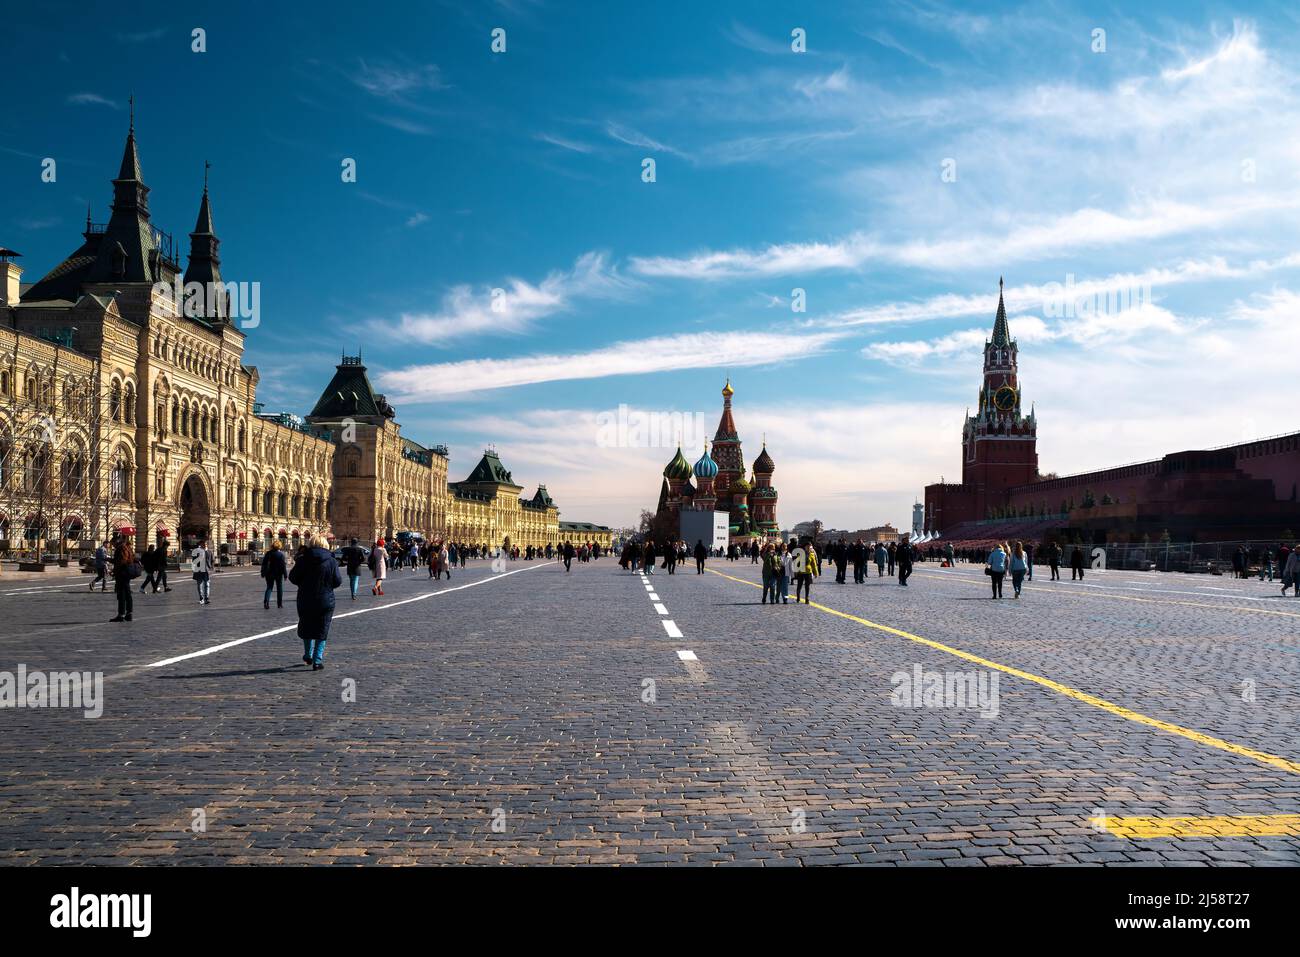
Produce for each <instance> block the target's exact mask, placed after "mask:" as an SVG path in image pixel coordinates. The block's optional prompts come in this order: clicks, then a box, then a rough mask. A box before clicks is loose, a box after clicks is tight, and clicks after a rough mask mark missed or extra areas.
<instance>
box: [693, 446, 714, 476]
mask: <svg viewBox="0 0 1300 957" xmlns="http://www.w3.org/2000/svg"><path fill="white" fill-rule="evenodd" d="M695 477H696V478H702V479H704V478H707V479H713V478H717V477H718V463H717V462H715V461H713V459H712V458H711V457H710V456H709V450H708V449H705V450H704V454H703V455H701V456H700V460H699V461H698V462H696V463H695Z"/></svg>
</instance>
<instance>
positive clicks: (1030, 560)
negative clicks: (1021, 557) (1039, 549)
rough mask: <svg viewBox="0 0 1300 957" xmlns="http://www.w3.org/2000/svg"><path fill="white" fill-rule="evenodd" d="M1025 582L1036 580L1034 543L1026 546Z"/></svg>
mask: <svg viewBox="0 0 1300 957" xmlns="http://www.w3.org/2000/svg"><path fill="white" fill-rule="evenodd" d="M1025 580H1026V581H1033V580H1034V543H1033V542H1030V543H1029V544H1028V545H1026V546H1025Z"/></svg>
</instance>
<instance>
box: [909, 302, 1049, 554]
mask: <svg viewBox="0 0 1300 957" xmlns="http://www.w3.org/2000/svg"><path fill="white" fill-rule="evenodd" d="M1016 353H1017V347H1016V341H1015V340H1014V339H1012V338H1011V329H1010V327H1009V326H1008V324H1007V307H1006V304H1005V303H1004V301H1003V297H1002V280H1001V279H999V280H998V311H997V318H996V319H994V321H993V336H992V338H990V339H988V340H986V341H985V343H984V381H983V383H982V384H981V386H980V392H979V404H978V406H977V408H976V411H975V414H974V415H971V414H970V412H969V410H967V416H966V425H965V427H964V428H963V430H962V437H961V449H962V469H961V484H960V485H955V484H951V483H949V484H940V485H930V486H927V487H926V515H925V522H926V528H927V529H933V528H943V527H947V526H950V525H953V524H955V523H957V522H959V521H970V520H977V519H982V518H986V517H987V515H988V511H989V509H991V508H994V507H997V506H1001V505H1002V504H1004V503H1005V501H1006V490H1007V489H1009V488H1011V487H1013V486H1016V485H1026V484H1029V483H1030V482H1036V481H1037V480H1038V421H1037V419H1036V418H1035V417H1034V413H1033V409H1032V407H1031V409H1030V412H1029V414H1028V415H1026V414H1024V410H1023V408H1022V405H1021V401H1022V396H1021V391H1020V376H1019V373H1018V370H1017V361H1016V359H1017V355H1016Z"/></svg>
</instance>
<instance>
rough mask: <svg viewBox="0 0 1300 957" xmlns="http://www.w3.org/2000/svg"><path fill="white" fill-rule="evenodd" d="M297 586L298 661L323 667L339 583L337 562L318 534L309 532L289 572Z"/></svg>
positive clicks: (340, 576)
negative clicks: (305, 542) (300, 640)
mask: <svg viewBox="0 0 1300 957" xmlns="http://www.w3.org/2000/svg"><path fill="white" fill-rule="evenodd" d="M289 581H291V582H293V584H295V585H297V586H298V637H299V638H301V639H302V660H303V661H305V662H306V663H307V664H309V665H311V670H312V671H320V670H321V669H322V668H324V667H325V642H326V640H327V639H328V638H329V636H330V620H331V619H332V618H333V617H334V589H336V588H338V587H339V586H340V585H342V584H343V575H342V573H341V572H340V571H339V563H338V562H336V561H335V560H334V556H333V555H332V554H331V553H330V552H329V551H328V550H327V549H326V548H325V541H324V539H322V538H321V537H320V536H319V535H312V536H311V537H310V538H309V539H308V540H307V547H306V548H304V549H303V550H302V552H301V554H300V555H299V556H298V560H297V561H296V562H294V564H293V569H292V570H291V571H290V572H289Z"/></svg>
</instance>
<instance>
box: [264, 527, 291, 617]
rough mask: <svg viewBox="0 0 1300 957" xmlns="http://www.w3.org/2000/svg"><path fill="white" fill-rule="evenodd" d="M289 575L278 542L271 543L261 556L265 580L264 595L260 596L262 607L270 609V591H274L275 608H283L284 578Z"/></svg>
mask: <svg viewBox="0 0 1300 957" xmlns="http://www.w3.org/2000/svg"><path fill="white" fill-rule="evenodd" d="M288 573H289V568H288V564H287V563H286V562H285V559H284V552H283V551H281V550H280V543H279V542H278V541H275V542H272V543H271V547H270V548H268V549H267V550H266V554H265V555H263V556H262V577H263V578H264V579H266V594H264V595H263V596H262V607H263V608H270V607H271V589H273V588H274V589H275V607H276V608H283V607H284V576H285V575H287V574H288Z"/></svg>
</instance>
